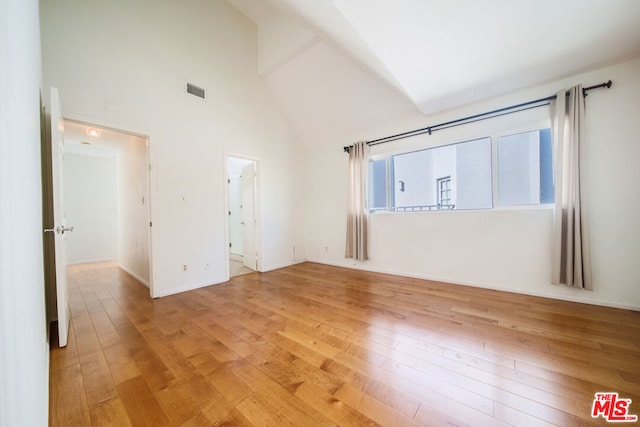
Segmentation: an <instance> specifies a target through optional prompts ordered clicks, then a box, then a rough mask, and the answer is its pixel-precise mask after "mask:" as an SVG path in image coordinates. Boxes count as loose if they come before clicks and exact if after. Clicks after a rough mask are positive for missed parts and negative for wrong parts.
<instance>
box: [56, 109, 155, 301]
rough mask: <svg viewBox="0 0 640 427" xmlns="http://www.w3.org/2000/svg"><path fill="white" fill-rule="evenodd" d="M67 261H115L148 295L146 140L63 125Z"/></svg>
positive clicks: (78, 124) (79, 124) (108, 130)
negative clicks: (71, 227)
mask: <svg viewBox="0 0 640 427" xmlns="http://www.w3.org/2000/svg"><path fill="white" fill-rule="evenodd" d="M64 163H65V168H64V178H63V179H64V183H65V189H66V191H65V202H64V208H65V211H66V213H67V218H68V222H69V224H73V225H74V232H73V233H71V234H69V237H68V240H67V262H68V263H69V264H82V263H91V262H102V261H111V262H113V261H115V262H117V264H118V267H119V268H121V269H122V270H124V271H126V272H127V273H128V274H130V275H131V276H132V277H134V278H135V279H136V280H138V281H139V282H141V283H142V284H143V285H145V286H147V287H148V288H149V289H150V293H151V294H152V292H151V290H152V289H153V288H152V286H153V284H152V274H151V233H150V225H151V221H150V217H151V206H150V200H149V199H150V197H149V193H150V186H149V183H150V180H149V146H148V138H147V137H145V136H141V135H135V134H131V133H127V132H124V131H120V130H115V129H111V128H106V127H101V126H95V125H92V124H88V123H84V122H78V121H74V120H65V160H64Z"/></svg>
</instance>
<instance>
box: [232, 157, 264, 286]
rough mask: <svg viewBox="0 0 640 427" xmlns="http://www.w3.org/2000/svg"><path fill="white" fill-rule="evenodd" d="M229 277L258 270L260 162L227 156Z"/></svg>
mask: <svg viewBox="0 0 640 427" xmlns="http://www.w3.org/2000/svg"><path fill="white" fill-rule="evenodd" d="M226 169H227V174H226V183H227V207H228V215H227V216H228V222H227V226H228V227H227V228H228V240H229V241H228V249H229V270H228V271H229V277H234V276H239V275H241V274H247V273H251V272H253V271H257V270H258V269H259V267H258V266H259V257H258V244H257V236H258V232H257V231H258V230H257V224H258V221H257V200H258V197H257V188H258V185H257V170H258V162H257V161H256V160H254V159H249V158H245V157H238V156H231V155H228V156H227V157H226Z"/></svg>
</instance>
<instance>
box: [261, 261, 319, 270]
mask: <svg viewBox="0 0 640 427" xmlns="http://www.w3.org/2000/svg"><path fill="white" fill-rule="evenodd" d="M307 261H308V260H306V259H305V260H301V261H291V262H286V263H283V264H275V265H270V266H267V267H263V268H262V270H260V271H261V272H262V273H266V272H267V271H273V270H278V269H280V268H286V267H291V266H292V265H296V264H302V263H304V262H307ZM320 264H321V263H320Z"/></svg>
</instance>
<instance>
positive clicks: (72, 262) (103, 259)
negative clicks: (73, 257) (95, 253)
mask: <svg viewBox="0 0 640 427" xmlns="http://www.w3.org/2000/svg"><path fill="white" fill-rule="evenodd" d="M111 261H115V260H114V259H113V258H92V259H83V260H79V261H71V262H67V265H78V264H93V263H97V262H111Z"/></svg>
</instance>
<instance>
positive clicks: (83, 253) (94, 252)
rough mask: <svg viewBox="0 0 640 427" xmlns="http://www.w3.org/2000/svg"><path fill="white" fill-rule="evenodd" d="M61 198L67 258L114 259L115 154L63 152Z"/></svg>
mask: <svg viewBox="0 0 640 427" xmlns="http://www.w3.org/2000/svg"><path fill="white" fill-rule="evenodd" d="M64 199H65V206H64V207H65V211H66V214H67V224H68V225H69V226H71V227H73V228H74V230H73V232H72V233H65V235H66V236H67V262H68V263H69V264H78V263H83V262H97V261H106V260H114V259H116V256H117V242H118V234H117V232H118V228H117V209H116V208H117V188H116V158H115V153H114V155H113V156H111V157H96V156H88V155H80V154H71V153H68V152H67V153H65V156H64Z"/></svg>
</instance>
